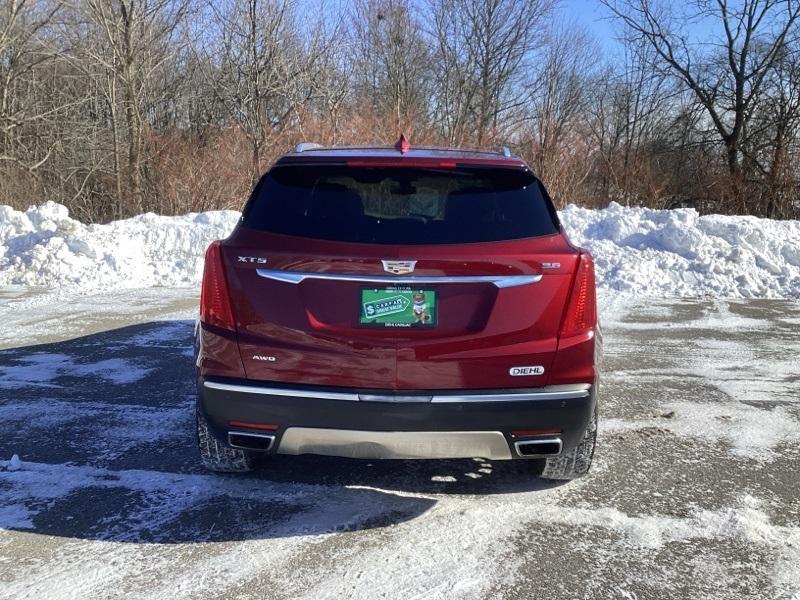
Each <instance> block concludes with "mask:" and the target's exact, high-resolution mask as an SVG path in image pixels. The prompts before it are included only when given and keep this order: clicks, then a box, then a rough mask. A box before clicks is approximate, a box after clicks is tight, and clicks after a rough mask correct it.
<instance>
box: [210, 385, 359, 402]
mask: <svg viewBox="0 0 800 600" xmlns="http://www.w3.org/2000/svg"><path fill="white" fill-rule="evenodd" d="M203 386H204V387H207V388H210V389H212V390H223V391H226V392H241V393H243V394H264V395H267V396H287V397H290V398H319V399H321V400H348V401H351V402H358V394H347V393H342V392H324V391H311V390H293V389H287V388H274V387H266V386H264V387H262V386H256V385H237V384H230V383H217V382H216V381H204V382H203Z"/></svg>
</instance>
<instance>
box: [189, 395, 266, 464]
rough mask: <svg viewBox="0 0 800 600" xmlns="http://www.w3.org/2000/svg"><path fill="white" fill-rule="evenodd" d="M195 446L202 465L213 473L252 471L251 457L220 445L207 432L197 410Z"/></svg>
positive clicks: (205, 423)
mask: <svg viewBox="0 0 800 600" xmlns="http://www.w3.org/2000/svg"><path fill="white" fill-rule="evenodd" d="M197 446H198V448H199V449H200V459H201V460H202V461H203V465H204V466H205V467H206V468H207V469H209V470H210V471H214V472H215V473H245V472H247V471H250V470H252V469H253V457H252V456H251V455H250V453H249V452H247V451H245V450H239V449H237V448H231V447H229V446H226V445H225V444H222V443H220V441H219V440H217V438H215V437H214V436H213V435H211V432H210V431H209V430H208V423H207V422H206V419H205V417H204V416H203V413H202V412H201V411H200V409H199V408H198V409H197Z"/></svg>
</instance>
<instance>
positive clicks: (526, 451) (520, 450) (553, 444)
mask: <svg viewBox="0 0 800 600" xmlns="http://www.w3.org/2000/svg"><path fill="white" fill-rule="evenodd" d="M561 447H562V443H561V438H560V437H549V438H539V439H530V440H520V441H518V442H514V449H515V450H516V451H517V455H518V456H522V457H523V458H540V457H547V456H557V455H558V454H561Z"/></svg>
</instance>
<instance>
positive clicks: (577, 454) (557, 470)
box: [542, 410, 597, 481]
mask: <svg viewBox="0 0 800 600" xmlns="http://www.w3.org/2000/svg"><path fill="white" fill-rule="evenodd" d="M596 442H597V410H595V412H594V413H593V414H592V418H591V419H590V420H589V424H588V425H587V426H586V432H585V433H584V434H583V438H582V439H581V441H580V442H579V443H578V445H577V446H575V448H573V449H572V450H570V451H569V452H567V453H566V454H561V455H559V456H554V457H552V458H548V459H546V460H545V463H544V469H542V478H543V479H553V480H557V481H565V480H567V481H568V480H570V479H577V478H578V477H583V476H584V475H586V474H587V473H588V472H589V468H590V467H591V466H592V457H593V456H594V447H595V443H596Z"/></svg>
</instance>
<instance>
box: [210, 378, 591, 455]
mask: <svg viewBox="0 0 800 600" xmlns="http://www.w3.org/2000/svg"><path fill="white" fill-rule="evenodd" d="M197 383H198V392H199V403H200V409H201V410H202V412H203V413H204V415H205V416H206V419H207V421H208V425H209V428H210V430H211V433H212V434H213V435H214V436H216V437H217V438H218V439H219V440H221V441H223V442H225V443H228V434H229V432H230V431H232V430H234V431H242V430H247V429H248V425H247V424H248V423H249V424H253V427H254V428H255V427H257V426H264V425H267V424H269V425H275V426H277V429H275V430H274V431H270V433H271V434H274V435H275V441H274V443H273V444H271V445H270V448H269V452H273V453H274V452H280V451H281V450H280V448H281V438H282V436H283V435H284V433H285V432H286V431H287V430H288V429H290V428H304V430H314V429H319V430H325V431H330V430H337V433H339V434H342V433H345V432H348V431H352V432H354V437H355V433H358V434H360V435H361V437H363V435H362V434H363V433H364V432H421V433H425V432H465V433H469V432H501V433H502V434H503V436H504V437H505V439H506V443H507V445H508V447H509V449H510V456H509V457H514V458H518V457H520V456H519V453H518V452H516V451H514V443H515V441H516V440H515V438H514V437H512V435H511V432H512V431H518V430H544V431H546V430H557V431H560V434H559V436H558V437H559V438H560V441H561V444H562V451H568V450H570V449H571V448H573V447H574V446H575V445H577V444H578V442H579V441H580V440H581V438H582V436H583V434H584V431H585V430H586V426H587V424H588V422H589V418H590V416H591V415H592V413H593V412H594V410H595V404H596V397H595V389H596V386H590V385H583V384H578V385H571V386H549V387H544V388H525V389H502V390H431V391H422V390H414V391H387V390H350V389H342V388H328V387H316V386H291V385H287V384H283V383H281V384H278V383H274V384H273V383H269V382H254V381H250V380H241V379H228V378H217V377H209V378H202V377H201V378H198V381H197ZM231 422H234V423H235V424H231ZM377 437H381V438H385V437H386V436H385V435H382V434H378V435H377ZM293 453H294V452H293ZM420 457H422V456H420Z"/></svg>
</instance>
